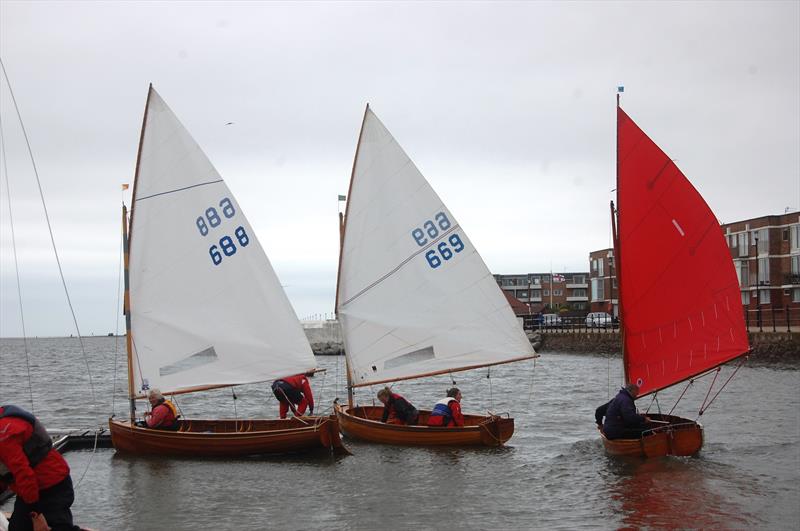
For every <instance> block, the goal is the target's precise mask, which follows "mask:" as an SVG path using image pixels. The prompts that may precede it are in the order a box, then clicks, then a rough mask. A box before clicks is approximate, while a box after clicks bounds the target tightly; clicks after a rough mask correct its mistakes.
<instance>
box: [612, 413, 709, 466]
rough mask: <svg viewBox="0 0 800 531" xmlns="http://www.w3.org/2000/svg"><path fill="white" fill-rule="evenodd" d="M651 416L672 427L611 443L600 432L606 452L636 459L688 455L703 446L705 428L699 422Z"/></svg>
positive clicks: (666, 426) (655, 429)
mask: <svg viewBox="0 0 800 531" xmlns="http://www.w3.org/2000/svg"><path fill="white" fill-rule="evenodd" d="M648 416H649V417H650V418H651V419H653V420H659V421H666V422H669V424H667V425H664V426H660V427H657V428H654V429H653V430H652V431H649V432H645V433H644V435H643V437H642V438H641V439H614V440H609V439H606V436H605V435H604V434H602V432H601V435H602V437H603V445H604V446H605V448H606V452H608V453H609V454H610V455H622V456H634V457H663V456H666V455H678V456H689V455H694V454H696V453H697V452H699V451H700V449H701V448H702V447H703V426H702V425H701V424H700V423H698V422H695V421H693V420H688V419H684V418H681V417H675V416H672V415H658V414H648Z"/></svg>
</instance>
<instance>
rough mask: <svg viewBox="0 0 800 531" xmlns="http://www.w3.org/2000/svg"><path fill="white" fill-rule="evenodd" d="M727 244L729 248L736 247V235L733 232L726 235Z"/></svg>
mask: <svg viewBox="0 0 800 531" xmlns="http://www.w3.org/2000/svg"><path fill="white" fill-rule="evenodd" d="M728 246H729V247H730V248H731V249H735V248H736V235H735V234H731V235H729V236H728Z"/></svg>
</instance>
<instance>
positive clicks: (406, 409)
mask: <svg viewBox="0 0 800 531" xmlns="http://www.w3.org/2000/svg"><path fill="white" fill-rule="evenodd" d="M391 397H392V401H391V403H390V404H391V410H393V411H394V415H395V416H396V417H397V418H399V419H400V420H402V421H403V422H412V421H414V419H416V418H417V415H418V413H417V408H415V407H414V406H412V405H411V402H409V401H408V400H406V399H405V398H403V396H402V395H398V394H396V393H392V394H391Z"/></svg>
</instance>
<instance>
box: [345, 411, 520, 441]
mask: <svg viewBox="0 0 800 531" xmlns="http://www.w3.org/2000/svg"><path fill="white" fill-rule="evenodd" d="M334 409H335V411H336V416H337V417H338V418H339V427H340V429H341V430H342V433H344V434H345V435H346V436H347V437H350V438H353V439H359V440H362V441H367V442H373V443H379V444H396V445H400V446H502V445H503V444H505V443H506V441H508V440H509V439H510V438H511V435H513V434H514V419H512V418H507V417H498V416H482V415H464V427H458V428H439V427H433V426H426V423H427V421H428V415H429V414H430V411H420V412H419V425H417V426H401V425H397V424H385V423H383V422H381V421H380V418H381V415H382V414H383V407H379V406H357V407H352V408H350V407H347V406H344V405H340V404H335V406H334Z"/></svg>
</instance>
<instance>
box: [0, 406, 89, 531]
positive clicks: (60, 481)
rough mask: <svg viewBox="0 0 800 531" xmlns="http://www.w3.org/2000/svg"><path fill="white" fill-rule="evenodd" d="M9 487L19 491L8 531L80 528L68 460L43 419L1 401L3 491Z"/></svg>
mask: <svg viewBox="0 0 800 531" xmlns="http://www.w3.org/2000/svg"><path fill="white" fill-rule="evenodd" d="M6 487H9V488H10V489H11V490H12V491H14V492H15V493H16V494H17V499H16V502H15V503H14V512H13V513H12V514H11V520H9V531H22V530H33V531H44V530H47V529H53V531H61V530H70V531H73V530H74V531H79V530H80V528H79V527H78V526H76V525H74V524H73V523H72V511H70V507H71V506H72V502H73V501H74V500H75V492H74V491H73V489H72V479H71V478H70V476H69V465H67V462H66V461H65V460H64V458H63V457H61V454H60V453H58V450H56V449H55V448H53V442H52V439H51V438H50V436H49V435H48V434H47V430H45V428H44V426H43V425H42V423H41V422H39V420H38V419H36V417H34V416H33V415H32V414H30V413H28V412H27V411H25V410H24V409H22V408H20V407H17V406H12V405H8V406H0V491H2V490H3V489H5V488H6Z"/></svg>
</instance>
